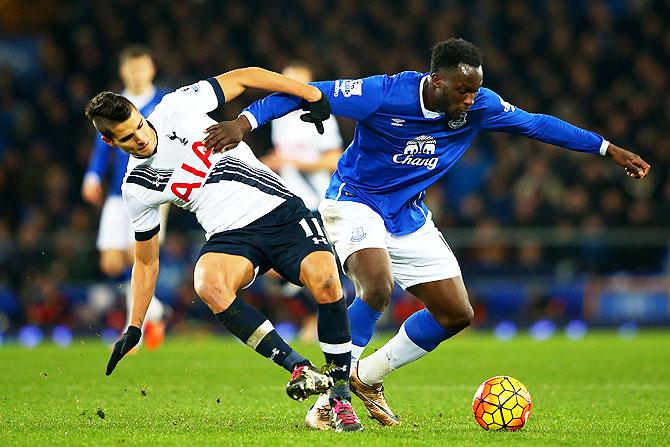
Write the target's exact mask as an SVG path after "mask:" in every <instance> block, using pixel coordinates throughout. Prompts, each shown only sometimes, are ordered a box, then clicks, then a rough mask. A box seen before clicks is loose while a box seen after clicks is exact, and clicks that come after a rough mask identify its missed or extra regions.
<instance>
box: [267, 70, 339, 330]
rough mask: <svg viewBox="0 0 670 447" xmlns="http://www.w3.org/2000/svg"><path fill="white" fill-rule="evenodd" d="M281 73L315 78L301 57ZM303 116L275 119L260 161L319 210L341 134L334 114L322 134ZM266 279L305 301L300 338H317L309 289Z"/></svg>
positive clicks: (274, 276)
mask: <svg viewBox="0 0 670 447" xmlns="http://www.w3.org/2000/svg"><path fill="white" fill-rule="evenodd" d="M282 74H283V75H284V76H287V77H289V78H291V79H295V80H297V81H300V82H304V83H307V82H312V81H313V80H314V70H313V69H312V66H311V65H310V64H308V63H307V62H305V61H302V60H293V61H291V62H289V63H288V64H287V65H286V67H285V68H284V70H283V71H282ZM300 115H301V113H300V112H299V111H294V112H292V113H289V114H287V115H285V116H283V117H281V118H278V119H276V120H274V121H272V145H273V147H272V149H271V150H270V153H269V154H268V155H266V156H265V157H262V158H261V161H262V162H263V163H265V164H266V165H267V166H269V167H270V169H272V170H273V171H275V172H276V173H278V174H279V175H280V176H281V178H282V179H284V183H285V184H286V186H287V187H288V189H289V190H290V191H292V192H293V193H295V194H296V195H297V196H299V197H300V198H301V199H302V200H303V202H305V205H306V206H307V208H308V209H309V210H310V211H312V212H315V213H316V212H318V211H317V208H318V206H319V202H320V201H321V199H323V198H324V196H325V194H326V190H327V189H328V184H329V183H330V176H331V174H332V173H333V171H335V169H337V160H338V159H339V158H340V155H342V136H341V135H340V128H339V126H338V125H337V120H336V119H335V117H334V116H331V117H330V118H328V119H327V120H326V121H324V122H323V128H324V132H323V134H320V133H319V132H318V131H317V130H316V128H315V127H314V126H305V122H304V121H302V120H301V119H300ZM265 280H266V281H268V282H269V283H270V284H268V285H269V286H270V287H272V286H276V285H279V286H280V287H281V294H282V295H283V296H284V297H287V298H295V299H297V300H299V301H300V302H301V303H302V305H303V306H304V311H305V312H306V313H307V316H306V317H305V318H304V319H303V321H302V328H301V329H300V332H299V334H298V337H299V338H300V339H301V340H302V341H305V342H311V341H314V340H316V304H315V302H314V299H313V298H312V297H311V295H310V294H309V291H308V290H307V289H305V288H301V287H298V286H295V285H293V284H291V283H290V282H288V281H285V280H284V279H283V278H281V277H280V276H279V275H278V274H277V273H276V272H275V271H274V270H271V271H270V272H268V274H267V275H266V277H265Z"/></svg>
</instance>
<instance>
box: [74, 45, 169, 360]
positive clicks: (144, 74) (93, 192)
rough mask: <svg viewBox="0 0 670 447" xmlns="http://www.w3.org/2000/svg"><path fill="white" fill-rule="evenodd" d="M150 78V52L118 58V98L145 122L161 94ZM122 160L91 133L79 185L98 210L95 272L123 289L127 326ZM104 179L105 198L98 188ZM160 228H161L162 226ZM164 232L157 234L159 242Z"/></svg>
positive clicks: (159, 310) (157, 325)
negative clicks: (120, 88)
mask: <svg viewBox="0 0 670 447" xmlns="http://www.w3.org/2000/svg"><path fill="white" fill-rule="evenodd" d="M155 76H156V66H155V64H154V61H153V58H152V54H151V50H150V49H149V48H148V47H146V46H144V45H129V46H128V47H126V48H125V49H124V50H123V51H121V54H120V55H119V77H120V78H121V81H122V82H123V87H124V90H123V92H122V94H123V95H124V96H126V97H127V98H128V99H129V100H130V102H132V103H133V104H134V105H135V106H136V107H137V109H138V110H139V112H140V113H141V114H142V115H143V116H149V114H151V112H153V110H154V107H156V105H157V104H158V103H159V102H160V101H161V99H163V96H165V94H167V93H169V92H168V91H167V90H164V89H161V88H158V87H156V86H155V85H154V84H153V80H154V77H155ZM127 165H128V154H126V153H125V152H123V151H118V150H112V149H110V148H109V146H107V145H106V144H105V143H104V142H103V141H102V139H101V138H100V133H99V132H97V133H96V138H95V142H94V144H93V149H92V151H91V155H90V157H89V163H88V168H87V170H86V175H85V176H84V181H83V184H82V189H81V192H82V196H83V197H84V199H85V200H86V201H87V202H89V203H90V204H92V205H95V206H102V213H101V215H100V226H99V229H98V239H97V241H96V246H97V248H98V250H99V252H100V270H101V271H102V272H103V273H104V274H105V275H107V276H108V277H110V278H114V279H119V280H121V281H123V282H125V283H126V287H125V288H126V305H127V306H126V307H127V309H128V317H127V319H128V321H127V322H126V325H128V323H129V322H130V320H129V318H130V302H131V297H130V286H129V279H128V276H129V270H130V267H131V266H132V264H133V253H132V247H133V242H134V238H133V231H132V228H131V223H130V219H129V218H128V214H127V213H126V209H125V207H124V205H123V198H122V197H121V184H122V183H123V177H124V176H125V174H126V167H127ZM107 178H109V182H108V184H107V195H106V197H105V195H104V192H103V182H104V181H105V180H106V179H107ZM167 211H168V206H167V205H166V206H164V207H163V208H162V209H161V213H162V218H163V220H165V219H166V218H167ZM163 223H164V225H163V227H162V228H165V227H166V226H165V222H163ZM164 233H165V230H163V231H162V232H161V236H163V235H164ZM165 313H166V312H165V306H164V305H163V304H162V303H161V301H159V300H158V299H154V300H152V301H151V305H150V308H149V312H148V313H147V319H146V321H145V327H144V333H145V335H146V337H145V339H144V341H145V344H146V346H147V348H148V349H155V348H157V347H158V346H159V345H160V344H161V343H162V341H163V338H164V336H165V322H164V318H165Z"/></svg>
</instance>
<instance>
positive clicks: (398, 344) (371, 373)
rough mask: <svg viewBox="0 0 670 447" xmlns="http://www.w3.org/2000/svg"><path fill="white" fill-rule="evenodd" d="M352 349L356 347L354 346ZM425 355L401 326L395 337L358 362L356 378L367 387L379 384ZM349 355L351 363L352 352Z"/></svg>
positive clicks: (424, 351)
mask: <svg viewBox="0 0 670 447" xmlns="http://www.w3.org/2000/svg"><path fill="white" fill-rule="evenodd" d="M354 348H358V347H357V346H354ZM361 352H362V348H361ZM426 354H428V351H426V350H424V349H422V348H420V347H419V346H417V345H416V344H415V343H414V342H413V341H412V340H410V339H409V337H408V336H407V332H405V325H404V324H403V325H402V326H400V330H398V333H397V334H396V335H395V337H393V338H392V339H390V340H389V341H388V342H387V343H386V344H385V345H384V346H382V347H381V348H379V349H378V350H377V351H375V352H374V353H372V354H370V355H369V356H367V357H365V358H364V359H361V360H360V361H359V362H358V377H359V378H360V379H361V380H362V381H363V383H366V384H368V385H373V384H375V383H380V382H381V381H383V380H384V377H386V376H387V375H388V373H390V372H391V371H395V370H396V369H398V368H400V367H401V366H404V365H406V364H408V363H411V362H413V361H414V360H417V359H420V358H421V357H423V356H424V355H426ZM351 355H352V361H353V355H354V354H353V351H352V354H351ZM358 355H360V353H359V354H358Z"/></svg>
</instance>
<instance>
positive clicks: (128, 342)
mask: <svg viewBox="0 0 670 447" xmlns="http://www.w3.org/2000/svg"><path fill="white" fill-rule="evenodd" d="M158 251H159V242H158V234H155V235H154V236H153V237H152V238H151V239H149V240H147V241H136V242H135V263H134V264H133V273H132V277H131V279H130V288H131V293H132V297H133V303H132V306H131V308H130V325H129V326H128V329H127V330H126V332H125V333H124V334H123V335H122V336H121V338H119V340H118V341H117V342H116V344H115V345H114V350H113V351H112V355H111V357H110V358H109V362H108V363H107V370H106V372H105V374H106V375H110V374H111V373H112V371H114V368H116V364H117V363H119V361H120V360H121V359H122V358H123V356H124V355H126V354H127V353H128V352H129V351H130V350H131V349H133V348H134V347H135V346H136V345H137V344H138V343H139V342H140V337H141V335H142V331H141V329H140V328H141V327H142V323H143V322H144V317H145V315H146V314H147V309H148V308H149V303H150V302H151V297H152V296H153V294H154V288H155V287H156V279H157V278H158Z"/></svg>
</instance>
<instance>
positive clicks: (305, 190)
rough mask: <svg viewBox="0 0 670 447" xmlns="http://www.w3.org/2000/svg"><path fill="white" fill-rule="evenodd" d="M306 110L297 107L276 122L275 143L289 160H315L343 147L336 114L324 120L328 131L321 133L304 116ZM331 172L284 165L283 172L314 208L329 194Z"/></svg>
mask: <svg viewBox="0 0 670 447" xmlns="http://www.w3.org/2000/svg"><path fill="white" fill-rule="evenodd" d="M303 113H305V112H303V111H300V110H296V111H294V112H291V113H289V114H288V115H285V116H282V117H281V118H278V119H276V120H273V121H272V144H273V145H274V147H275V150H276V151H277V153H278V154H279V155H281V156H282V157H284V158H286V159H289V160H296V161H302V162H306V163H313V162H316V161H317V160H318V159H319V158H320V157H321V154H322V153H323V152H326V151H329V150H332V149H339V148H341V147H342V136H341V135H340V129H339V127H338V125H337V121H336V120H335V117H334V116H332V115H331V116H330V118H328V119H327V120H326V121H324V122H323V130H324V132H323V135H321V134H319V132H317V131H316V128H315V127H314V125H312V124H309V123H305V122H304V121H302V120H301V119H300V115H302V114H303ZM331 174H332V172H330V171H326V170H321V171H314V172H301V171H300V170H298V169H297V168H295V167H293V166H284V167H282V168H281V170H280V171H279V175H281V177H282V179H284V183H285V184H286V186H288V188H289V189H290V190H291V191H292V192H294V193H295V194H296V195H297V196H299V197H300V198H302V200H303V201H304V202H305V205H307V208H309V209H311V210H313V211H314V210H316V209H317V207H318V205H319V202H320V201H321V199H323V198H324V196H325V194H326V189H328V185H329V184H330V175H331Z"/></svg>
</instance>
